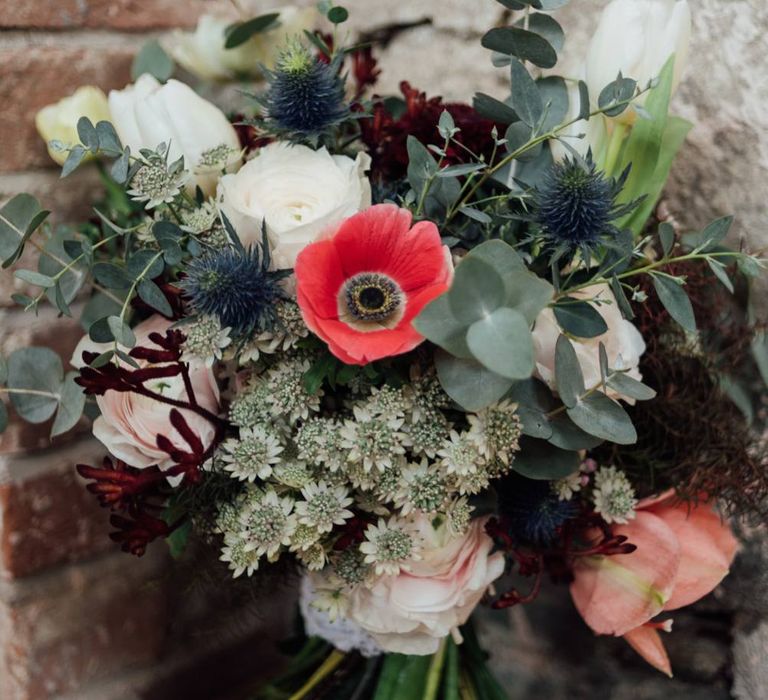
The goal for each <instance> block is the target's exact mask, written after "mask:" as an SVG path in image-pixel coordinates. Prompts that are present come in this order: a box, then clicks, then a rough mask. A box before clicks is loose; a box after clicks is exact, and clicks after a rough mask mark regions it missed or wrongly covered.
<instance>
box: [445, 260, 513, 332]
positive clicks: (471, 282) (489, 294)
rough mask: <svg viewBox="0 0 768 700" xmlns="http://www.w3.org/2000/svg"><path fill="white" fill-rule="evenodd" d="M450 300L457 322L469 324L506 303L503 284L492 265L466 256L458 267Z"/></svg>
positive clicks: (449, 295) (449, 296)
mask: <svg viewBox="0 0 768 700" xmlns="http://www.w3.org/2000/svg"><path fill="white" fill-rule="evenodd" d="M448 298H449V301H450V305H451V311H452V313H453V315H454V317H455V318H456V320H457V321H458V322H459V323H464V324H467V325H469V324H470V323H473V322H474V321H477V320H478V319H480V318H483V317H484V316H486V315H488V314H490V313H492V312H493V311H495V310H496V309H498V308H499V307H500V306H501V305H502V304H503V302H504V282H503V281H502V279H501V277H500V276H499V274H498V272H497V271H496V270H495V269H494V268H493V267H492V266H491V265H489V264H488V263H486V262H484V261H483V260H481V259H479V258H477V257H472V256H467V257H466V258H465V259H464V260H462V261H461V262H460V263H459V264H458V266H457V267H456V274H455V276H454V279H453V284H452V285H451V289H450V292H449V294H448Z"/></svg>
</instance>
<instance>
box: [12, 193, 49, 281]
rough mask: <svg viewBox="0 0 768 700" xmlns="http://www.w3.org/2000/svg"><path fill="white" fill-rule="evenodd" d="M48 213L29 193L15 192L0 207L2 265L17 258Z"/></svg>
mask: <svg viewBox="0 0 768 700" xmlns="http://www.w3.org/2000/svg"><path fill="white" fill-rule="evenodd" d="M48 214H49V212H47V211H46V210H44V209H42V208H41V207H40V202H38V201H37V199H35V198H34V197H33V196H32V195H29V194H17V195H16V196H14V197H11V199H10V200H8V202H6V203H5V204H4V205H3V206H2V208H0V260H2V261H3V267H8V266H9V265H11V264H12V263H13V262H15V261H16V260H18V258H19V256H20V255H21V253H22V251H23V250H24V244H25V243H26V241H27V240H28V239H29V237H30V236H31V235H32V234H33V233H34V231H35V229H37V228H38V227H39V226H40V224H42V223H43V221H44V220H45V218H46V217H47V216H48Z"/></svg>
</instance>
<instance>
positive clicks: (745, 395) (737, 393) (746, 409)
mask: <svg viewBox="0 0 768 700" xmlns="http://www.w3.org/2000/svg"><path fill="white" fill-rule="evenodd" d="M718 385H719V386H720V390H721V391H722V392H723V393H724V394H725V395H726V396H727V397H728V398H729V399H730V400H731V401H732V402H733V403H734V405H735V406H736V407H737V408H738V409H739V410H740V411H741V412H742V414H743V415H744V419H745V420H746V421H747V423H748V424H750V425H751V424H752V423H753V422H754V420H755V409H754V407H753V406H752V397H751V395H750V392H749V390H748V389H747V387H745V386H744V385H743V384H742V383H741V382H739V381H738V380H736V379H734V378H733V377H731V376H729V375H727V374H721V375H720V376H719V377H718Z"/></svg>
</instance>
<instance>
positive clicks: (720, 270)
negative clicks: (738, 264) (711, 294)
mask: <svg viewBox="0 0 768 700" xmlns="http://www.w3.org/2000/svg"><path fill="white" fill-rule="evenodd" d="M707 264H708V265H709V269H710V270H712V272H713V274H714V275H715V277H717V279H719V280H720V282H722V284H723V286H724V287H725V288H726V289H727V290H728V291H729V292H730V293H731V294H733V293H734V289H733V282H731V278H730V277H728V273H727V272H726V271H725V266H724V265H723V264H722V263H720V262H718V261H717V260H715V259H714V258H707Z"/></svg>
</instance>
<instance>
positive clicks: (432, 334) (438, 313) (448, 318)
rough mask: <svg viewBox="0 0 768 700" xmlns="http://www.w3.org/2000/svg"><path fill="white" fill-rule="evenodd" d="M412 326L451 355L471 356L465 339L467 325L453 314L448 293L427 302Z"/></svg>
mask: <svg viewBox="0 0 768 700" xmlns="http://www.w3.org/2000/svg"><path fill="white" fill-rule="evenodd" d="M413 327H414V328H415V329H416V330H417V331H418V332H419V333H421V335H423V336H424V337H425V338H427V340H430V341H431V342H433V343H435V345H439V346H440V347H441V348H443V349H444V350H447V351H448V352H449V353H451V355H454V356H455V357H464V358H471V357H472V353H471V352H470V351H469V348H468V347H467V340H466V338H467V327H468V326H467V324H466V323H461V322H459V321H458V320H457V319H456V317H455V316H454V315H453V312H452V311H451V304H450V301H449V300H448V294H442V295H441V296H439V297H437V298H436V299H434V300H433V301H431V302H430V303H429V304H427V305H426V306H425V307H424V309H422V311H421V313H420V314H419V315H418V316H417V317H416V319H415V320H414V321H413Z"/></svg>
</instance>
